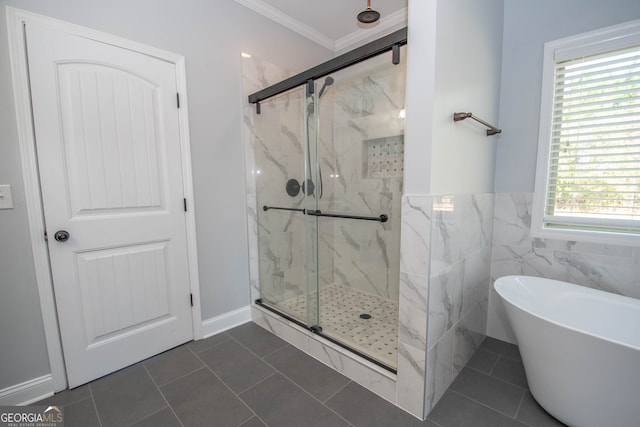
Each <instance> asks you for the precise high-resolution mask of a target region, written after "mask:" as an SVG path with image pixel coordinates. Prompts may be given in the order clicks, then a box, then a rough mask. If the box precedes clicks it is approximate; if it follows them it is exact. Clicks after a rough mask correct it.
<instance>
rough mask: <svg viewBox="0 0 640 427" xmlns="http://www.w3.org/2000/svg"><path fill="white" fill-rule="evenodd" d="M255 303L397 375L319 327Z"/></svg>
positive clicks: (260, 300)
mask: <svg viewBox="0 0 640 427" xmlns="http://www.w3.org/2000/svg"><path fill="white" fill-rule="evenodd" d="M255 303H256V305H258V306H260V307H262V308H264V309H265V310H268V311H270V312H272V313H275V314H277V315H278V316H280V317H282V318H283V319H285V320H288V321H289V322H291V323H295V324H296V325H298V326H300V327H301V328H304V329H306V330H308V331H310V332H312V333H313V334H315V335H319V336H321V337H322V338H324V339H326V340H327V341H330V342H332V343H334V344H336V345H337V346H339V347H342V348H344V349H346V350H349V351H350V352H351V353H353V354H355V355H357V356H360V357H362V358H363V359H365V360H367V361H368V362H371V363H373V364H374V365H376V366H379V367H381V368H383V369H386V370H387V371H389V372H391V373H392V374H396V375H397V374H398V370H397V369H393V368H392V367H391V366H389V365H386V364H384V363H382V362H380V361H379V360H377V359H374V358H373V357H371V356H369V355H367V354H365V353H363V352H361V351H360V350H357V349H355V348H353V347H351V346H350V345H347V344H345V343H343V342H341V341H339V340H337V339H335V338H332V337H330V336H329V335H326V334H324V333H323V332H322V327H320V326H309V325H307V324H306V323H304V322H301V321H300V320H298V319H296V318H294V317H292V316H289V315H288V314H287V313H284V312H283V311H281V310H278V309H277V308H275V307H272V306H271V305H270V304H269V303H267V302H265V301H264V300H263V299H262V298H258V299H257V300H255Z"/></svg>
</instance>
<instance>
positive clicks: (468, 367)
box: [460, 366, 529, 391]
mask: <svg viewBox="0 0 640 427" xmlns="http://www.w3.org/2000/svg"><path fill="white" fill-rule="evenodd" d="M462 369H463V370H464V369H470V370H472V371H475V372H477V373H479V374H482V375H484V376H486V377H489V378H491V379H494V380H498V381H500V382H501V383H504V384H509V385H511V386H514V387H517V388H519V389H521V390H524V391H527V390H529V388H528V387H522V386H521V385H519V384H514V383H512V382H510V381H507V380H504V379H502V378H500V377H494V376H493V375H489V374H486V373H484V372H482V371H479V370H477V369H475V368H473V367H471V366H465V367H464V368H462ZM460 372H462V371H460Z"/></svg>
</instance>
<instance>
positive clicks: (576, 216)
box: [543, 45, 640, 233]
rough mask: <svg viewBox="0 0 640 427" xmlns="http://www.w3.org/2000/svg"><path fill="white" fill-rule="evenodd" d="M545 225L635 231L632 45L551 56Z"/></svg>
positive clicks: (636, 92)
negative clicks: (571, 55) (568, 56)
mask: <svg viewBox="0 0 640 427" xmlns="http://www.w3.org/2000/svg"><path fill="white" fill-rule="evenodd" d="M550 136H551V140H550V146H549V158H548V161H549V163H548V168H547V185H546V198H545V208H544V218H543V222H544V226H545V227H546V228H565V229H567V228H568V229H582V230H595V231H614V232H623V233H640V45H637V46H634V47H631V48H627V49H620V50H616V51H613V52H607V53H603V54H598V55H591V56H587V57H582V58H579V59H570V60H564V61H561V62H556V64H555V78H554V95H553V108H552V118H551V132H550Z"/></svg>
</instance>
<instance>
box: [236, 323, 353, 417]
mask: <svg viewBox="0 0 640 427" xmlns="http://www.w3.org/2000/svg"><path fill="white" fill-rule="evenodd" d="M265 332H266V333H269V334H271V335H273V336H274V337H276V338H278V339H281V340H282V338H280V337H278V336H277V335H275V334H272V333H271V332H269V331H266V330H265ZM229 336H230V337H231V338H232V339H233V340H234V341H236V342H237V343H238V344H240V345H241V346H242V347H244V348H245V349H247V351H249V352H251V354H253V355H254V356H256V357H257V358H258V359H260V360H261V361H262V362H263V363H265V364H267V365H268V366H269V367H271V368H272V369H273V370H274V371H275V372H274V373H273V374H271V375H269V377H267V378H270V377H272V376H273V375H275V374H276V373H278V374H280V375H282V376H283V377H284V378H285V379H287V381H289V382H291V383H292V384H293V385H294V386H296V387H297V388H299V389H300V390H302V391H303V392H304V393H306V394H307V395H309V396H311V398H312V399H313V400H315V401H316V402H318V403H320V405H322V406H324V407H325V408H326V409H327V410H328V411H330V412H331V413H333V414H335V415H336V416H337V417H338V418H340V419H341V420H343V421H345V422H346V423H347V424H350V422H349V421H348V420H346V419H345V418H343V417H342V416H341V415H340V414H338V413H337V412H335V411H334V410H333V409H332V408H330V407H328V406H327V405H325V404H324V402H322V401H321V400H320V399H318V398H317V397H315V396H314V395H312V394H311V393H309V392H308V391H307V390H306V389H305V388H303V387H302V386H301V385H300V384H298V383H297V382H295V381H294V380H292V379H291V378H289V377H288V376H287V375H285V374H284V373H283V372H281V371H280V370H279V369H278V368H276V367H275V366H273V365H271V363H269V362H268V361H267V360H265V359H264V358H263V357H261V356H260V355H258V354H257V353H255V352H253V351H252V350H251V349H250V348H248V347H247V346H245V345H244V344H243V343H241V342H240V341H238V340H237V339H236V338H235V337H233V336H232V335H230V334H229ZM283 341H284V340H283ZM285 344H286V345H283V346H282V347H280V348H278V349H277V350H275V351H272V352H271V353H269V354H268V355H266V356H265V357H267V356H269V355H272V354H274V353H276V351H280V350H282V349H284V348H285V347H287V346H291V347H293V346H292V345H291V344H289V343H287V342H286V341H285ZM293 348H295V347H293ZM305 354H306V353H305ZM267 378H264V379H262V380H260V381H259V382H257V383H256V384H254V385H252V386H251V387H249V388H248V389H247V390H244V391H242V393H245V392H247V391H248V390H250V389H251V388H253V387H255V386H256V385H258V384H259V383H261V382H263V381H265V380H266V379H267ZM350 381H351V380H350ZM238 397H240V396H238ZM243 402H244V400H243ZM256 416H257V415H256Z"/></svg>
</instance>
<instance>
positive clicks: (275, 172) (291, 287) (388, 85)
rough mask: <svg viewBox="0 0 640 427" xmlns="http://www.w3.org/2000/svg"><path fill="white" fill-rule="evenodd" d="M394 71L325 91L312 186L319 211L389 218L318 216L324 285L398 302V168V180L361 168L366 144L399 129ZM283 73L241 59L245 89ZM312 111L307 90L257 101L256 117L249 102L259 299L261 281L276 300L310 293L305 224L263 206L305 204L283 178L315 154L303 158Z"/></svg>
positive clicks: (399, 90) (398, 74)
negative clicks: (317, 196)
mask: <svg viewBox="0 0 640 427" xmlns="http://www.w3.org/2000/svg"><path fill="white" fill-rule="evenodd" d="M392 71H393V73H391V74H390V73H389V70H382V71H378V72H375V73H374V72H372V73H369V75H366V76H362V75H360V76H356V77H349V78H344V79H342V80H341V81H338V82H336V84H335V86H334V87H332V88H330V89H329V90H327V91H326V92H325V93H324V95H323V97H322V98H321V99H320V101H319V108H318V110H319V116H320V121H319V129H318V130H319V132H318V161H319V163H320V164H321V173H322V179H320V177H316V179H315V180H314V182H315V184H316V187H321V189H322V190H321V191H322V198H320V199H319V201H318V208H319V209H321V210H323V211H329V212H346V213H352V214H354V215H371V216H378V215H380V214H381V213H386V214H387V215H388V216H389V218H390V220H389V221H388V222H387V223H384V224H383V223H378V222H370V221H351V220H335V219H326V218H319V220H318V227H319V233H318V248H317V250H318V257H317V259H318V262H319V264H320V265H318V266H317V268H318V276H319V283H320V285H321V286H322V285H326V284H331V283H334V282H340V283H343V284H346V285H348V286H354V287H356V288H358V289H361V290H363V291H366V292H369V293H372V294H375V295H380V296H383V297H386V298H390V299H393V300H397V299H398V277H399V263H398V262H397V260H398V259H399V252H400V233H399V228H400V198H401V194H402V171H398V174H397V176H394V177H377V178H368V177H366V176H365V175H364V169H363V163H364V162H366V160H365V159H364V158H363V157H364V154H363V151H364V148H365V145H366V144H365V141H366V140H368V139H372V138H380V137H389V136H395V135H402V134H403V133H404V120H403V119H399V118H398V112H399V111H400V109H402V108H403V106H404V68H402V66H399V67H395V68H393V69H392ZM286 74H287V73H286V72H285V71H283V70H280V69H279V68H278V67H276V66H273V65H271V64H269V63H267V62H265V61H261V60H259V59H254V58H250V59H245V60H243V84H244V89H245V95H248V94H249V93H251V92H252V91H256V90H259V89H260V88H263V87H265V86H268V85H270V84H273V83H276V82H277V81H280V80H282V79H283V78H284V77H286ZM308 113H309V110H307V107H306V101H305V93H304V90H303V88H299V89H294V90H292V91H289V92H288V93H286V94H282V95H279V96H277V97H274V98H271V99H270V100H267V101H264V102H262V103H261V114H260V115H256V114H254V107H253V106H247V107H245V110H244V124H245V139H246V144H245V146H246V162H247V171H248V173H247V177H246V179H247V188H248V190H249V191H248V192H249V194H248V203H247V206H248V214H249V227H250V229H249V231H250V233H249V239H250V242H249V243H250V248H252V247H254V245H255V247H257V248H258V252H257V253H255V254H250V261H251V263H252V271H259V275H256V274H254V275H252V277H251V280H252V288H253V293H252V298H254V299H255V298H258V295H260V292H259V290H258V282H259V283H260V287H261V288H262V296H264V297H266V298H268V299H269V300H271V301H276V302H277V301H282V300H285V299H288V298H291V297H294V296H297V295H300V294H301V293H304V292H305V291H306V285H305V283H306V282H307V278H306V273H305V253H306V251H308V250H312V249H313V248H311V247H306V240H307V237H306V236H305V230H308V226H309V224H307V229H305V222H304V221H305V218H304V217H303V216H302V215H300V214H299V213H289V212H283V211H275V210H274V211H271V210H270V211H268V212H263V211H262V206H263V205H270V206H285V207H294V208H305V207H311V206H305V203H306V202H305V201H304V195H303V193H302V192H300V194H299V195H298V196H296V197H293V198H292V197H290V196H288V195H287V194H286V192H285V186H286V182H287V180H289V179H290V178H295V179H297V180H298V181H299V182H303V177H304V168H305V163H307V162H308V160H311V163H312V164H313V163H315V158H314V155H313V154H312V155H311V159H306V158H305V147H304V144H305V143H306V142H305V141H306V137H307V135H306V129H305V120H304V119H305V114H308ZM311 136H313V135H311ZM312 145H313V144H312ZM320 181H322V184H321V185H320ZM319 192H320V188H318V189H317V190H316V194H319ZM311 231H312V230H311ZM313 258H315V256H313ZM309 266H310V265H309V264H307V265H306V267H307V268H308V267H309ZM253 276H257V277H253Z"/></svg>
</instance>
